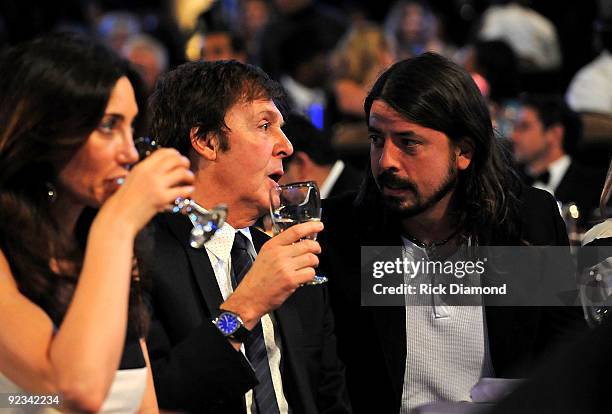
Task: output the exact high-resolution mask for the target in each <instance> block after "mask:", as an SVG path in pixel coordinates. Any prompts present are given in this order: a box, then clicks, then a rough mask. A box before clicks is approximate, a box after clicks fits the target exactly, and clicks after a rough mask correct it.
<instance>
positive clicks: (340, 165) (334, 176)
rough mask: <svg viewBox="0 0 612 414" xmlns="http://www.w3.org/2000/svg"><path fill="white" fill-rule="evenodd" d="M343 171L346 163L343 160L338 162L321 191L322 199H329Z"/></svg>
mask: <svg viewBox="0 0 612 414" xmlns="http://www.w3.org/2000/svg"><path fill="white" fill-rule="evenodd" d="M342 170H344V162H343V161H342V160H338V161H336V163H335V164H334V166H333V167H332V169H331V170H330V171H329V174H327V177H326V178H325V181H323V184H322V185H321V188H320V189H319V194H320V196H321V198H327V196H328V195H329V193H330V192H331V190H332V188H334V184H336V181H338V177H340V174H342Z"/></svg>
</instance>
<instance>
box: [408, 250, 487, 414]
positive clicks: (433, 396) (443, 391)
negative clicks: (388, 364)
mask: <svg viewBox="0 0 612 414" xmlns="http://www.w3.org/2000/svg"><path fill="white" fill-rule="evenodd" d="M403 241H404V246H405V248H404V253H403V254H404V257H405V258H408V259H409V260H414V261H419V260H421V259H424V260H428V257H427V253H426V252H425V250H424V249H422V248H420V247H418V246H417V245H415V244H414V243H412V242H411V241H410V240H408V239H406V238H403ZM460 254H461V253H460V252H458V253H456V254H455V255H453V256H452V257H451V258H449V259H448V260H458V257H459V256H458V255H460ZM422 276H423V277H428V276H426V275H422ZM406 277H410V276H409V275H406ZM406 283H409V282H408V281H406ZM420 299H423V298H417V299H415V296H411V295H407V296H406V303H407V306H406V362H405V363H406V370H405V373H404V387H403V392H402V407H401V410H400V412H401V413H402V414H408V413H410V411H411V410H413V409H414V408H415V407H418V406H419V405H423V404H426V403H429V402H433V401H470V390H471V388H472V386H473V385H474V384H476V383H477V382H478V381H479V380H480V378H482V377H491V376H493V365H492V363H491V357H490V353H489V344H488V336H487V333H486V331H487V330H486V323H485V317H484V307H482V306H449V305H446V304H444V302H443V301H442V299H441V297H439V295H435V294H432V295H431V301H430V303H431V305H428V304H421V305H413V306H410V305H409V304H410V302H411V301H414V300H420Z"/></svg>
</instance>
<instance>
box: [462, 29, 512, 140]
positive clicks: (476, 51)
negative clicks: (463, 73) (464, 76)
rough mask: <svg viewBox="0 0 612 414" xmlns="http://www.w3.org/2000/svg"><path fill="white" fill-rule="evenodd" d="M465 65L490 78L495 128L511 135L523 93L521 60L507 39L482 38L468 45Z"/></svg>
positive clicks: (488, 95)
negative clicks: (520, 94) (520, 95)
mask: <svg viewBox="0 0 612 414" xmlns="http://www.w3.org/2000/svg"><path fill="white" fill-rule="evenodd" d="M466 50H467V53H466V54H465V56H463V66H464V67H465V68H466V69H467V70H468V72H470V73H471V74H472V76H474V74H476V75H479V76H482V77H483V78H484V80H485V81H486V93H484V95H485V97H486V98H487V102H488V104H489V110H490V111H491V118H492V120H493V127H494V128H495V129H496V130H497V131H498V133H499V134H500V135H501V136H502V137H504V138H508V139H509V138H510V136H511V134H512V125H513V122H514V120H515V118H516V110H517V104H518V102H517V100H518V96H519V93H520V92H521V84H520V75H519V70H518V60H517V58H516V55H515V53H514V51H513V50H512V48H511V47H510V46H509V45H508V44H507V43H506V42H505V41H503V40H486V41H485V40H480V41H476V42H475V43H474V44H473V45H471V46H468V47H467V48H466Z"/></svg>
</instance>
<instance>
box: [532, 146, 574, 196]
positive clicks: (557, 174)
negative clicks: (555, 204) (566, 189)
mask: <svg viewBox="0 0 612 414" xmlns="http://www.w3.org/2000/svg"><path fill="white" fill-rule="evenodd" d="M571 163H572V159H571V158H570V156H569V155H564V156H562V157H561V158H558V159H556V160H554V161H553V162H551V163H550V164H549V165H548V173H549V174H550V179H549V180H548V184H544V183H543V182H541V181H536V182H534V183H533V186H534V187H535V188H539V189H541V190H545V191H548V192H549V193H550V194H552V195H553V196H554V195H555V191H557V187H559V184H561V180H563V177H564V176H565V173H566V172H567V169H568V168H569V166H570V164H571Z"/></svg>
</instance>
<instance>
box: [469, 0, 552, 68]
mask: <svg viewBox="0 0 612 414" xmlns="http://www.w3.org/2000/svg"><path fill="white" fill-rule="evenodd" d="M528 4H529V1H528V0H493V1H491V6H490V7H489V8H487V10H485V12H484V13H483V15H482V22H481V27H480V30H479V33H478V37H479V38H480V39H483V40H499V39H502V40H505V41H506V42H508V44H509V45H510V47H512V49H513V50H514V51H515V52H516V54H517V55H518V57H519V60H520V65H521V68H522V69H524V70H527V71H543V70H556V69H559V68H560V66H561V50H560V46H559V39H558V36H557V30H556V29H555V26H554V25H553V24H552V22H551V21H550V20H549V19H547V18H546V17H544V16H542V15H541V14H540V13H538V12H536V11H535V10H533V9H532V8H530V7H529V6H528Z"/></svg>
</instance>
